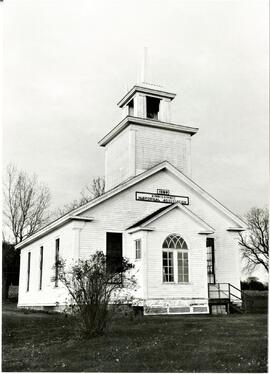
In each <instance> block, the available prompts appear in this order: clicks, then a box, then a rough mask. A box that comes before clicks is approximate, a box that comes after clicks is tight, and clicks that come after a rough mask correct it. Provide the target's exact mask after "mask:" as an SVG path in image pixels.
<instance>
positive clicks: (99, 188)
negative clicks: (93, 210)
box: [52, 177, 105, 219]
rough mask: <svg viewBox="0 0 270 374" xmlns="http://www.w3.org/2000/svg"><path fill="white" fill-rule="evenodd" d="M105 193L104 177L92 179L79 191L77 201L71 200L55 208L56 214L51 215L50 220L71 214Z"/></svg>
mask: <svg viewBox="0 0 270 374" xmlns="http://www.w3.org/2000/svg"><path fill="white" fill-rule="evenodd" d="M104 192H105V179H104V177H96V178H93V180H92V182H91V184H88V185H86V186H85V187H84V189H83V190H82V191H81V196H80V198H79V199H78V200H77V199H75V200H73V201H71V202H70V203H68V204H65V205H64V206H63V207H61V208H57V210H56V212H54V213H52V219H56V218H59V217H61V216H63V215H64V214H67V213H69V212H71V211H72V210H74V209H76V208H79V207H80V206H82V205H84V204H86V203H88V202H89V201H91V200H93V199H96V198H97V197H99V196H101V195H103V194H104Z"/></svg>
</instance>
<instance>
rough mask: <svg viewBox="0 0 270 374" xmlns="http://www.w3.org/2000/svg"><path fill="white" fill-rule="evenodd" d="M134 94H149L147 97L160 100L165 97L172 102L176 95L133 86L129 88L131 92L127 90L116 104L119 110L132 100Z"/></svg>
mask: <svg viewBox="0 0 270 374" xmlns="http://www.w3.org/2000/svg"><path fill="white" fill-rule="evenodd" d="M136 92H141V93H145V94H149V95H153V96H157V97H161V98H162V97H165V98H167V99H171V100H173V99H174V98H175V96H176V94H175V93H172V92H167V91H163V90H158V89H156V88H150V87H142V86H137V85H135V86H133V87H132V88H131V90H129V91H128V92H127V93H126V94H125V96H124V97H123V98H122V99H121V100H120V101H119V102H118V103H117V105H118V106H119V107H120V108H122V107H123V106H124V105H125V104H126V103H127V102H128V101H129V100H130V99H131V98H132V96H133V95H134V94H135V93H136Z"/></svg>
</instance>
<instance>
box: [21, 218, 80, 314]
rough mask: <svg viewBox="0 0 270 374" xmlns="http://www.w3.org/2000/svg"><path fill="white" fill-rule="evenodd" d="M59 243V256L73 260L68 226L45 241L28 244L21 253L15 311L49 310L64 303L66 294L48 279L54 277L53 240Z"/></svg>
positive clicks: (60, 286) (48, 236) (70, 233)
mask: <svg viewBox="0 0 270 374" xmlns="http://www.w3.org/2000/svg"><path fill="white" fill-rule="evenodd" d="M57 238H59V239H60V248H59V256H60V257H63V258H67V259H70V258H71V257H73V246H72V243H73V230H72V223H69V224H66V225H65V226H64V227H62V228H59V229H58V230H55V231H54V232H52V233H50V234H48V235H46V236H45V237H43V238H41V239H39V240H37V241H36V242H34V243H32V244H29V245H28V246H27V247H25V248H23V249H22V250H21V262H20V281H19V300H18V306H19V307H36V306H37V307H38V306H42V305H45V306H53V305H55V303H56V302H59V303H60V304H61V303H63V302H64V300H65V298H66V296H67V293H66V290H65V288H64V287H63V285H61V283H60V282H59V285H58V287H55V284H54V282H53V281H52V277H53V276H54V274H55V271H54V269H53V266H54V263H55V240H56V239H57ZM41 246H43V271H42V288H41V290H40V289H39V282H40V247H41ZM29 252H30V253H31V263H30V282H29V291H27V268H28V253H29Z"/></svg>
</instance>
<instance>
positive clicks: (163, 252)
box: [162, 248, 175, 284]
mask: <svg viewBox="0 0 270 374" xmlns="http://www.w3.org/2000/svg"><path fill="white" fill-rule="evenodd" d="M165 253H166V254H167V255H168V254H172V266H169V265H167V266H165V267H166V268H168V269H169V268H170V267H172V276H173V279H172V280H171V281H166V280H164V276H166V274H165V273H164V268H165V267H164V263H163V261H164V257H163V256H164V254H165ZM167 261H168V257H167ZM174 262H175V261H174V254H173V251H172V250H171V249H169V248H168V250H162V282H163V283H164V284H172V283H175V266H174ZM167 275H168V276H170V274H169V273H168V274H167Z"/></svg>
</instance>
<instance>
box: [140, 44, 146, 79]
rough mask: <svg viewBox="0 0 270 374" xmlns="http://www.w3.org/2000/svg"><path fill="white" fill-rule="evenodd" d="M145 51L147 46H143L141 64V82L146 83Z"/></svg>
mask: <svg viewBox="0 0 270 374" xmlns="http://www.w3.org/2000/svg"><path fill="white" fill-rule="evenodd" d="M147 52H148V51H147V47H144V48H143V55H142V65H141V83H147Z"/></svg>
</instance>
